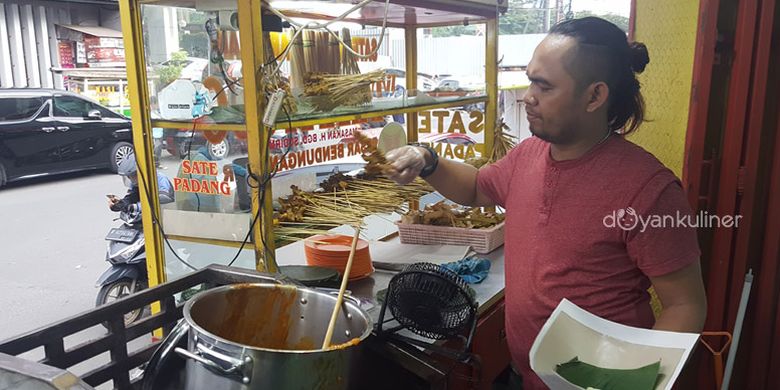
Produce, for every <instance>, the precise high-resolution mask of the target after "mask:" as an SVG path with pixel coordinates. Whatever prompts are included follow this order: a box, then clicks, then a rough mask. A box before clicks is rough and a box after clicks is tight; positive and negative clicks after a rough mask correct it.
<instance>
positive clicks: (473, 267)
mask: <svg viewBox="0 0 780 390" xmlns="http://www.w3.org/2000/svg"><path fill="white" fill-rule="evenodd" d="M441 266H442V267H444V268H446V269H448V270H450V271H453V272H455V273H456V274H458V275H459V276H460V277H461V278H463V280H465V281H466V283H469V284H477V283H480V282H482V281H483V280H485V278H487V276H488V272H489V271H490V260H488V259H484V258H481V257H476V256H469V257H466V258H463V259H460V260H458V261H453V262H451V263H446V264H442V265H441Z"/></svg>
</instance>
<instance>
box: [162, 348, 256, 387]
mask: <svg viewBox="0 0 780 390" xmlns="http://www.w3.org/2000/svg"><path fill="white" fill-rule="evenodd" d="M199 347H200V346H199V345H198V346H196V348H195V350H196V352H194V353H193V352H190V351H188V350H186V349H184V348H176V349H175V351H176V353H177V354H179V356H182V357H184V358H187V359H192V360H195V361H196V362H198V363H200V364H202V365H203V366H204V367H206V369H208V370H209V371H211V372H213V373H214V374H217V375H219V376H225V377H233V378H234V379H236V380H239V381H240V382H241V383H243V384H245V385H247V384H249V382H250V381H251V377H250V375H249V374H250V373H251V372H252V358H251V357H249V356H246V357H244V359H243V360H238V361H227V360H224V362H225V365H227V366H229V367H228V368H225V367H223V366H222V365H220V364H218V363H215V362H214V361H213V360H211V359H208V358H206V357H203V352H201V350H200V348H199ZM209 355H210V356H209V357H212V358H216V357H215V356H212V355H211V354H209ZM231 360H233V359H231Z"/></svg>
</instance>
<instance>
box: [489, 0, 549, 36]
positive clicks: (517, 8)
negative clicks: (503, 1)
mask: <svg viewBox="0 0 780 390" xmlns="http://www.w3.org/2000/svg"><path fill="white" fill-rule="evenodd" d="M543 4H544V2H543V1H536V0H509V10H508V11H507V12H506V13H505V14H504V15H502V16H501V17H500V18H499V19H498V33H499V34H501V35H505V34H506V35H508V34H541V33H546V32H547V31H544V18H545V17H546V15H547V12H546V11H545V10H544V9H543V8H542V6H543ZM551 17H554V15H552V13H551Z"/></svg>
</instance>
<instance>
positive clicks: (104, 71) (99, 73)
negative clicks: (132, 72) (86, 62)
mask: <svg viewBox="0 0 780 390" xmlns="http://www.w3.org/2000/svg"><path fill="white" fill-rule="evenodd" d="M51 70H52V72H54V73H56V74H61V75H63V76H68V77H74V78H83V79H122V80H126V79H127V69H125V68H51Z"/></svg>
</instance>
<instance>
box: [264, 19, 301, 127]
mask: <svg viewBox="0 0 780 390" xmlns="http://www.w3.org/2000/svg"><path fill="white" fill-rule="evenodd" d="M263 52H264V53H265V57H266V58H265V65H266V66H263V67H262V68H261V69H262V75H261V77H262V78H263V82H262V85H263V92H265V96H266V97H270V96H271V95H272V94H273V93H275V92H276V91H278V90H280V89H281V90H284V91H285V95H284V100H283V102H282V107H284V110H285V111H286V113H287V115H290V116H291V115H293V114H295V112H296V111H298V106H297V104H296V102H295V97H294V96H293V94H292V93H291V90H290V83H289V82H288V81H287V80H285V79H284V78H282V76H281V75H279V73H275V74H274V73H273V72H274V69H276V66H277V62H276V57H275V56H274V49H273V46H272V45H271V33H270V32H264V33H263Z"/></svg>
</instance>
